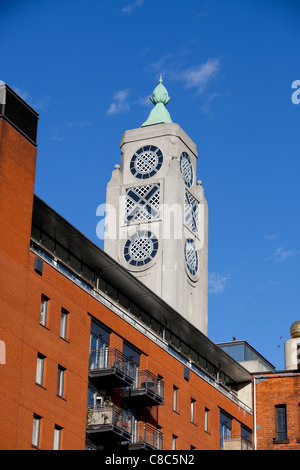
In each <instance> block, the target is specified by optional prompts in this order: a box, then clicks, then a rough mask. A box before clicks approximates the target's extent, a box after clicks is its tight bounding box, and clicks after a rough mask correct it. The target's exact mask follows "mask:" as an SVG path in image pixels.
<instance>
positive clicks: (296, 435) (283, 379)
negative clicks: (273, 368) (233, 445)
mask: <svg viewBox="0 0 300 470" xmlns="http://www.w3.org/2000/svg"><path fill="white" fill-rule="evenodd" d="M260 377H261V378H259V379H258V383H256V385H255V400H256V422H257V425H258V427H259V429H258V430H257V449H258V450H277V449H281V450H300V427H299V404H300V376H299V375H297V374H290V373H286V374H283V375H280V374H278V375H277V374H274V375H272V376H263V375H262V376H260ZM276 405H286V414H287V438H288V442H286V443H285V442H282V443H278V442H276V419H275V416H276V415H275V406H276ZM274 440H275V441H274Z"/></svg>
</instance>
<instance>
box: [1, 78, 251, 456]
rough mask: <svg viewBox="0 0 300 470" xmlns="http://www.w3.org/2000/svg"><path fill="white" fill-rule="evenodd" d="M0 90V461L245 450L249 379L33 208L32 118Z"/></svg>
mask: <svg viewBox="0 0 300 470" xmlns="http://www.w3.org/2000/svg"><path fill="white" fill-rule="evenodd" d="M0 88H1V89H0V96H1V100H0V102H1V108H0V178H1V185H0V207H1V215H2V216H1V219H0V247H1V249H0V250H1V251H0V255H1V270H0V276H1V280H0V281H1V282H0V285H1V291H0V306H1V308H0V319H1V323H0V341H1V360H0V368H1V378H0V380H1V400H0V429H1V432H0V448H1V449H2V450H8V449H10V450H29V449H41V450H52V449H62V450H84V449H99V450H106V451H110V450H115V451H116V450H120V449H123V450H124V449H128V450H137V449H151V450H202V449H205V450H209V449H210V450H218V449H220V448H222V449H226V448H228V449H229V448H232V446H234V448H247V449H248V448H251V446H252V431H253V414H252V398H251V374H250V372H249V371H248V370H247V369H245V368H244V367H243V366H242V365H241V364H239V363H238V362H237V361H235V360H234V359H233V358H232V357H230V356H229V355H228V354H227V353H226V352H224V351H223V350H222V349H221V348H219V347H218V346H217V345H215V344H214V343H213V342H212V341H210V340H209V338H208V337H207V336H206V335H205V334H204V333H203V332H201V331H200V330H199V329H198V328H196V327H195V326H194V325H193V324H191V323H190V322H189V321H188V320H187V319H186V318H184V317H183V316H182V315H181V314H179V313H178V312H177V311H176V310H175V309H174V308H173V307H171V306H170V305H169V304H168V303H166V302H165V301H164V300H163V299H162V298H161V297H160V296H159V295H157V294H156V293H155V292H153V290H151V289H149V288H148V287H147V286H146V285H145V284H144V283H143V282H141V280H140V279H138V278H137V277H136V276H134V275H133V274H132V273H131V272H129V270H127V269H126V268H125V267H124V266H122V265H121V264H120V263H118V262H117V261H116V260H115V259H113V258H112V257H111V256H110V255H109V254H107V253H105V252H104V251H103V250H101V249H100V248H99V247H97V246H96V245H95V244H93V243H92V242H90V241H89V240H88V239H87V238H86V237H85V236H84V235H83V234H81V233H80V232H79V231H78V230H77V229H76V228H74V227H73V226H72V225H71V224H70V223H69V222H68V221H66V220H65V219H64V218H62V217H61V216H60V215H59V214H57V213H56V212H55V210H53V209H52V208H50V207H49V206H48V205H47V204H46V203H45V202H44V201H42V200H41V199H39V198H38V197H37V196H35V195H34V181H35V165H36V156H37V149H36V145H37V125H38V115H37V113H36V112H35V111H34V110H33V109H32V108H30V106H28V104H27V103H26V102H24V101H23V100H22V99H21V98H20V97H19V96H18V95H16V93H14V92H13V90H11V89H10V87H8V86H7V85H1V86H0ZM237 442H238V444H236V443H237ZM233 443H234V444H233Z"/></svg>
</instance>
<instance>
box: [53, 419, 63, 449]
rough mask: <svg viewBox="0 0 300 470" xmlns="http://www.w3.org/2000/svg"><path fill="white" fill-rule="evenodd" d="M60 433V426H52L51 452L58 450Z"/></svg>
mask: <svg viewBox="0 0 300 470" xmlns="http://www.w3.org/2000/svg"><path fill="white" fill-rule="evenodd" d="M61 432H62V428H61V427H60V426H57V424H56V425H55V426H54V440H53V450H60V445H61Z"/></svg>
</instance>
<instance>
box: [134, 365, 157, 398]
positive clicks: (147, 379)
mask: <svg viewBox="0 0 300 470" xmlns="http://www.w3.org/2000/svg"><path fill="white" fill-rule="evenodd" d="M133 388H134V389H147V390H148V391H150V392H152V393H153V394H154V395H156V396H157V397H158V398H160V399H161V400H162V401H163V399H164V381H163V380H161V379H159V378H158V377H157V376H156V375H154V374H152V372H150V371H149V370H138V371H137V373H136V379H135V382H134V384H133Z"/></svg>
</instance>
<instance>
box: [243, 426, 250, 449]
mask: <svg viewBox="0 0 300 470" xmlns="http://www.w3.org/2000/svg"><path fill="white" fill-rule="evenodd" d="M241 436H242V439H243V448H244V449H245V450H248V449H250V450H251V449H252V431H251V429H249V428H247V427H246V426H244V425H243V424H241Z"/></svg>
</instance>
